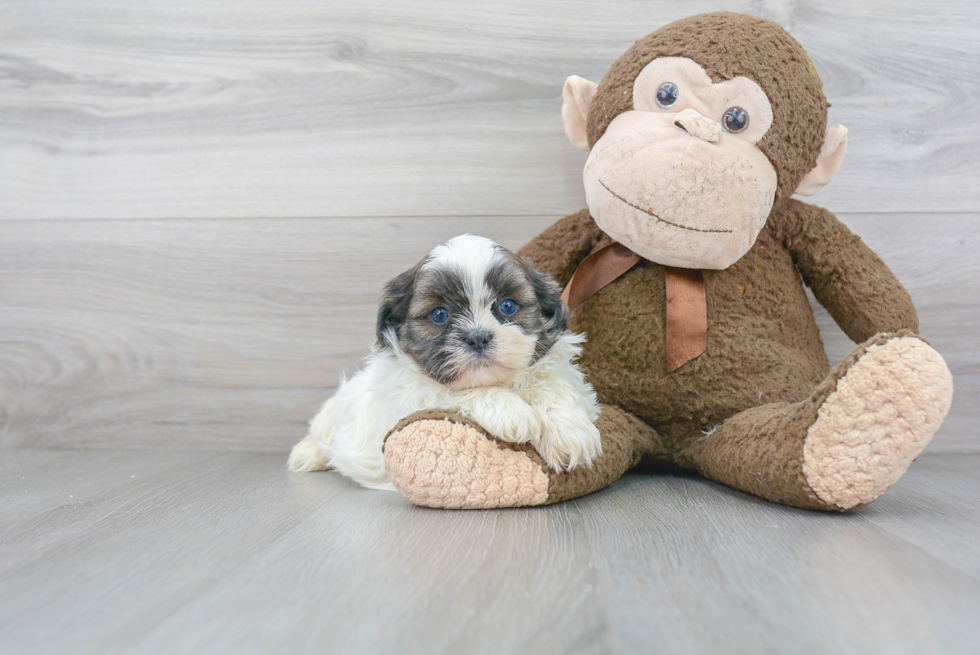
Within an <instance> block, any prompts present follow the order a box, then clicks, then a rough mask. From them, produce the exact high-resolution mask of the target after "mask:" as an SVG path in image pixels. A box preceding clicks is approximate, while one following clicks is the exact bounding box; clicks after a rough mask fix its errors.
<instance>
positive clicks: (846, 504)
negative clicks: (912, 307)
mask: <svg viewBox="0 0 980 655" xmlns="http://www.w3.org/2000/svg"><path fill="white" fill-rule="evenodd" d="M952 397H953V378H952V376H951V375H950V373H949V369H948V368H946V362H945V361H943V358H942V357H941V356H940V355H939V353H937V352H936V351H935V350H933V349H932V348H931V347H930V346H929V345H928V344H927V343H925V342H924V341H923V340H921V339H919V338H917V337H910V336H902V337H898V338H893V339H890V340H888V341H885V342H884V343H881V344H877V345H872V346H871V347H869V348H868V349H867V350H866V351H865V352H864V354H863V355H861V357H860V359H858V360H857V362H855V363H854V365H853V366H851V367H850V368H849V369H848V371H847V373H846V374H845V375H844V376H843V377H842V378H841V379H840V380H838V381H837V388H836V390H835V391H834V392H833V393H831V394H830V395H829V396H828V397H827V399H826V400H825V401H824V402H823V404H822V405H821V407H820V409H819V411H818V413H817V420H816V422H815V423H814V424H813V425H811V426H810V428H809V430H808V431H807V436H806V441H805V442H804V444H803V473H804V475H805V476H806V481H807V483H808V484H809V485H810V488H811V489H813V491H814V493H816V494H817V496H818V497H819V498H820V499H821V500H823V501H825V502H828V503H831V504H832V505H834V506H836V507H838V508H840V509H851V508H852V507H858V506H861V505H865V504H867V503H870V502H871V501H872V500H874V499H875V498H877V497H878V496H880V495H881V494H883V493H884V492H885V490H886V489H888V487H890V486H892V485H893V484H894V483H895V482H896V481H897V480H898V479H899V478H900V477H901V476H902V474H903V473H904V472H905V470H906V469H907V468H908V466H909V464H911V463H912V460H914V459H915V458H916V457H917V456H918V455H919V453H921V452H922V449H923V448H925V447H926V445H927V444H928V443H929V441H930V440H931V439H932V435H933V434H935V433H936V430H938V429H939V426H940V424H942V422H943V418H944V417H945V416H946V412H947V411H949V406H950V402H951V401H952Z"/></svg>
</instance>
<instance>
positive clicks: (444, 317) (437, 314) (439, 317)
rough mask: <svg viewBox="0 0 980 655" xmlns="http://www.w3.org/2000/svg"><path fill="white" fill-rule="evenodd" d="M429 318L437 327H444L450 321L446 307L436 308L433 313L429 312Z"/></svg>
mask: <svg viewBox="0 0 980 655" xmlns="http://www.w3.org/2000/svg"><path fill="white" fill-rule="evenodd" d="M429 318H431V319H432V322H433V323H435V324H436V325H442V324H443V323H445V322H446V321H448V320H449V310H448V309H446V308H445V307H436V308H435V309H433V310H432V311H431V312H429Z"/></svg>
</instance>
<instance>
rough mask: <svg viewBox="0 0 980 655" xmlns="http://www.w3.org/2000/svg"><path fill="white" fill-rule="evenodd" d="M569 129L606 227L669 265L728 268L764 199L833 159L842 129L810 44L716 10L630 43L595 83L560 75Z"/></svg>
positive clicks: (799, 187)
mask: <svg viewBox="0 0 980 655" xmlns="http://www.w3.org/2000/svg"><path fill="white" fill-rule="evenodd" d="M562 96H563V99H564V105H563V106H562V117H563V119H564V122H565V132H566V134H568V137H569V139H571V141H572V143H573V144H574V145H575V146H576V147H578V148H580V149H581V150H586V151H590V150H591V153H590V155H589V159H588V161H587V162H586V164H585V173H584V178H585V197H586V201H587V202H588V205H589V211H590V212H591V213H592V217H593V218H594V219H595V220H596V222H597V223H598V224H599V227H601V228H602V230H603V231H604V232H606V233H607V234H609V236H611V237H612V238H614V239H616V240H617V241H620V242H622V243H623V244H624V245H626V246H628V247H629V248H630V249H631V250H633V251H634V252H636V253H637V254H639V255H641V256H643V257H645V258H646V259H649V260H651V261H654V262H657V263H660V264H664V265H667V266H679V267H683V268H708V269H722V268H727V267H728V266H730V265H731V264H733V263H734V262H736V261H737V260H738V259H739V258H741V257H742V255H744V254H745V253H746V252H747V251H748V250H749V248H751V247H752V244H753V243H755V240H756V237H757V236H758V235H759V231H760V230H762V228H763V226H764V225H765V223H766V219H767V218H768V217H769V214H770V213H771V212H772V210H773V208H774V207H775V208H778V207H779V205H780V204H782V203H783V202H784V201H785V200H786V199H788V198H789V197H790V196H791V195H792V194H793V193H799V194H803V195H811V194H813V193H816V191H817V190H819V189H820V188H821V187H823V186H824V185H825V184H827V183H828V182H829V181H830V180H831V179H832V178H833V177H834V174H835V173H836V172H837V169H838V168H839V167H840V163H841V160H842V159H843V157H844V150H845V148H846V145H847V129H846V128H844V127H843V126H840V125H838V126H835V127H832V128H828V127H827V107H828V105H827V99H826V98H825V97H824V94H823V90H822V84H821V82H820V78H819V77H818V75H817V72H816V69H815V68H814V66H813V63H812V62H811V61H810V58H809V57H808V56H807V54H806V51H805V50H804V49H803V47H802V46H800V44H799V43H797V42H796V40H795V39H793V37H791V36H790V35H789V34H788V33H787V32H786V31H785V30H784V29H783V28H782V27H780V26H779V25H777V24H776V23H773V22H772V21H769V20H766V19H763V18H756V17H754V16H746V15H743V14H734V13H729V12H719V13H712V14H703V15H700V16H693V17H691V18H686V19H683V20H679V21H676V22H674V23H670V24H669V25H666V26H665V27H662V28H661V29H659V30H657V31H656V32H654V33H653V34H650V35H649V36H647V37H646V38H644V39H641V40H640V41H637V42H636V43H635V44H634V45H633V47H631V48H630V49H629V50H627V51H626V53H625V54H624V55H623V56H622V57H620V58H619V59H618V60H617V61H616V62H615V63H614V64H613V65H612V68H610V69H609V72H608V73H606V76H605V77H604V78H603V79H602V83H601V84H598V85H597V84H595V83H594V82H589V81H588V80H585V79H583V78H581V77H578V76H572V77H569V78H568V80H566V82H565V88H564V91H563V93H562Z"/></svg>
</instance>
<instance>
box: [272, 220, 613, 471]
mask: <svg viewBox="0 0 980 655" xmlns="http://www.w3.org/2000/svg"><path fill="white" fill-rule="evenodd" d="M377 333H378V341H377V343H376V344H375V347H374V350H373V352H372V354H371V355H370V356H369V357H368V359H367V360H366V364H365V366H364V369H363V370H361V371H360V372H358V373H357V374H356V375H354V376H353V377H352V378H351V379H350V380H342V381H341V385H340V388H339V389H338V390H337V393H336V395H334V397H333V398H331V399H330V400H328V401H327V402H326V404H325V405H324V406H323V408H322V409H321V410H320V412H319V413H318V414H317V415H316V416H315V417H314V418H313V420H312V421H311V422H310V430H309V433H308V434H307V436H306V438H304V439H303V440H302V441H300V442H299V443H298V444H297V445H296V446H295V447H294V448H293V451H292V453H291V454H290V456H289V469H290V470H292V471H316V470H321V469H325V468H334V469H336V470H338V471H339V472H340V473H342V474H344V475H346V476H347V477H349V478H352V479H353V480H355V481H357V482H359V483H360V484H362V485H364V486H366V487H371V488H377V489H394V487H392V486H391V482H390V481H389V479H388V473H387V471H386V470H385V465H384V456H383V454H382V444H383V440H384V436H385V434H387V433H388V431H389V430H391V429H392V428H393V427H394V426H395V424H396V423H397V422H398V421H399V420H401V419H402V418H404V417H406V416H409V415H410V414H413V413H414V412H416V411H419V410H422V409H442V410H447V411H452V412H458V413H459V414H461V415H463V416H465V417H467V418H470V419H472V420H474V421H475V422H477V423H478V424H479V425H481V426H483V427H484V428H485V429H486V430H487V431H489V432H490V433H491V434H493V435H494V436H496V437H498V438H500V439H502V440H504V441H509V442H512V443H529V444H531V445H532V446H534V448H535V450H537V451H538V453H540V454H541V456H542V457H543V458H544V460H545V462H546V463H547V464H548V465H549V466H551V467H552V468H554V469H555V470H569V469H572V468H575V467H577V466H589V465H591V463H592V460H593V459H595V458H596V457H598V456H599V454H600V452H601V443H600V439H599V431H598V430H597V429H596V427H595V421H596V418H598V413H599V408H598V401H597V400H596V395H595V392H594V391H593V389H592V386H591V385H589V384H588V383H587V382H586V381H585V378H584V377H583V375H582V372H581V371H580V370H579V369H578V367H577V366H576V365H575V363H574V362H575V359H576V358H577V357H578V355H579V353H580V351H581V343H582V342H583V337H582V336H580V335H577V334H572V333H570V332H568V329H567V325H566V309H565V306H564V305H563V304H562V302H561V298H560V290H559V288H558V285H557V284H555V282H554V281H553V280H551V279H550V278H548V277H547V276H545V275H542V274H541V273H539V272H538V271H536V270H534V269H533V268H532V267H531V266H530V265H529V264H528V263H527V262H525V261H524V260H523V259H521V258H519V257H517V256H515V255H514V254H513V253H511V252H510V251H508V250H506V249H505V248H503V247H502V246H500V245H498V244H496V243H494V242H493V241H490V240H489V239H485V238H483V237H477V236H473V235H469V234H465V235H462V236H458V237H455V238H454V239H451V240H450V241H449V242H447V243H445V244H443V245H441V246H438V247H436V248H435V249H434V250H433V251H432V252H431V253H429V255H428V257H426V258H425V259H424V260H422V261H421V262H419V263H418V264H417V265H415V266H414V267H412V268H411V269H409V270H408V271H406V272H405V273H402V274H401V275H399V276H398V277H396V278H395V279H394V280H392V281H391V282H389V283H388V284H387V285H386V286H385V289H384V293H383V298H382V302H381V307H380V309H379V311H378V326H377Z"/></svg>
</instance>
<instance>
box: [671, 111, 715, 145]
mask: <svg viewBox="0 0 980 655" xmlns="http://www.w3.org/2000/svg"><path fill="white" fill-rule="evenodd" d="M674 125H676V126H677V127H679V128H681V129H682V130H684V131H685V132H687V133H688V134H690V135H691V136H693V137H697V138H698V139H702V140H703V141H707V142H708V143H718V140H719V139H721V124H720V123H718V121H713V120H711V119H710V118H705V117H704V116H702V115H701V114H700V113H698V111H697V110H695V109H690V108H688V109H685V110H683V111H680V112H678V114H677V118H676V119H675V120H674Z"/></svg>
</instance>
